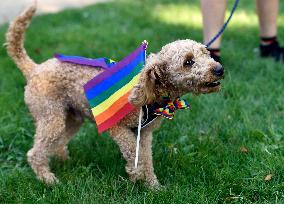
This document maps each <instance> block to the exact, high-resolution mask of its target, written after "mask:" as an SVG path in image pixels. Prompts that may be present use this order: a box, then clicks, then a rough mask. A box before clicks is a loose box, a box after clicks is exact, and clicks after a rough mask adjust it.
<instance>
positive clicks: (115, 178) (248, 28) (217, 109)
mask: <svg viewBox="0 0 284 204" xmlns="http://www.w3.org/2000/svg"><path fill="white" fill-rule="evenodd" d="M173 2H174V3H173ZM230 2H231V3H230V6H231V5H232V3H233V1H230ZM283 10H284V4H283V2H281V11H283ZM279 25H280V27H279V36H282V39H281V40H280V41H282V44H284V38H283V36H284V27H283V25H284V14H283V13H282V14H281V15H280V19H279ZM6 30H7V25H4V26H2V27H1V28H0V44H1V45H2V44H3V43H4V34H5V32H6ZM185 38H190V39H194V40H197V41H201V40H202V24H201V16H200V9H199V1H198V0H191V1H189V0H176V1H171V0H143V1H133V0H122V1H114V2H109V3H105V4H97V5H94V6H89V7H85V8H82V9H76V10H65V11H63V12H60V13H57V14H50V15H42V16H38V17H36V18H34V20H33V22H32V24H31V26H30V29H29V30H28V32H27V35H26V43H25V46H26V48H27V50H28V52H29V55H30V56H31V57H32V58H33V59H34V60H35V61H36V62H42V61H44V60H46V59H48V58H50V57H52V56H53V54H54V53H55V52H58V53H63V54H67V55H68V54H69V55H81V56H86V57H93V58H96V57H103V56H105V57H110V58H112V59H118V60H119V59H121V58H122V57H123V56H125V55H126V54H127V53H129V52H131V51H132V50H134V49H135V48H136V47H137V46H138V45H139V43H140V42H142V41H143V40H144V39H147V40H148V41H149V48H148V51H150V52H157V51H158V50H159V49H160V48H161V46H162V45H164V44H166V43H168V42H171V41H174V40H176V39H185ZM257 46H258V23H257V17H256V15H255V10H254V4H253V1H241V5H240V7H239V9H238V10H237V12H236V14H235V16H234V18H233V20H232V22H231V24H230V25H229V27H228V29H227V30H226V33H225V35H224V40H223V66H224V67H225V69H226V78H225V80H224V81H223V89H222V91H221V92H220V93H217V94H211V95H201V96H193V95H191V94H188V95H186V96H185V98H187V99H188V100H189V102H190V104H191V109H190V110H186V111H180V112H179V113H178V114H177V115H176V118H175V119H174V120H173V121H166V120H165V121H164V123H163V125H162V127H161V128H160V129H159V130H157V131H156V132H155V133H154V140H153V156H154V167H155V172H156V174H157V176H158V178H159V180H160V182H161V183H162V185H164V188H163V189H162V190H161V191H158V192H156V191H151V190H149V189H147V188H146V187H145V186H144V185H143V184H142V183H136V184H133V183H131V182H130V181H129V180H128V178H127V175H126V173H125V170H124V165H125V161H124V160H123V158H122V156H121V154H120V152H119V149H118V147H117V145H116V144H115V143H114V142H113V141H112V140H111V138H110V137H109V135H108V133H104V134H102V135H98V134H97V130H96V127H95V125H94V124H93V123H90V122H86V123H85V125H84V126H83V127H82V128H81V130H80V132H79V133H78V134H77V136H76V137H75V138H74V139H73V140H72V141H71V142H70V144H69V146H68V147H69V151H70V157H71V158H70V160H68V161H67V162H65V163H60V162H59V161H56V160H55V159H52V160H51V166H52V169H53V171H54V172H55V173H56V175H57V176H58V178H59V179H60V181H61V182H60V183H59V184H57V185H55V186H50V187H47V186H45V185H44V184H42V183H41V182H39V181H38V180H37V179H36V178H35V175H34V173H33V172H32V170H31V168H30V167H29V165H28V164H27V161H26V152H27V151H28V150H29V149H30V148H31V146H32V142H33V134H34V126H33V122H32V118H31V116H30V114H29V112H28V109H27V108H26V106H25V104H24V101H23V92H24V86H25V79H24V78H23V76H22V74H21V73H20V71H19V70H18V69H17V68H16V66H15V65H14V64H13V62H12V61H11V60H10V59H9V57H8V56H7V54H6V51H5V48H4V47H3V46H1V47H0V94H1V97H0V124H1V128H0V203H284V105H283V103H284V94H283V90H284V83H283V80H284V69H283V64H282V65H281V64H277V63H275V62H274V61H273V60H270V59H260V58H259V57H258V53H256V52H255V51H254V50H255V48H257ZM267 175H272V177H271V179H269V178H268V179H266V180H265V177H266V176H267Z"/></svg>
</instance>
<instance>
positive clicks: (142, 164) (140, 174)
mask: <svg viewBox="0 0 284 204" xmlns="http://www.w3.org/2000/svg"><path fill="white" fill-rule="evenodd" d="M110 134H111V136H112V138H113V139H114V140H115V141H116V143H117V144H118V145H119V147H120V151H121V152H122V155H123V157H124V159H125V160H126V161H127V164H126V172H127V173H128V175H129V177H130V180H131V181H133V182H135V181H137V180H143V181H145V182H146V183H147V184H148V185H149V186H150V187H154V188H157V187H158V186H159V182H158V180H157V177H156V175H155V174H154V168H153V164H152V150H151V146H152V144H151V143H152V132H151V131H149V130H148V131H147V129H145V131H144V130H143V131H142V132H141V141H140V153H139V162H138V168H135V166H134V160H135V150H136V135H135V134H134V133H133V131H131V129H129V128H127V127H123V126H116V127H114V128H112V129H111V130H110Z"/></svg>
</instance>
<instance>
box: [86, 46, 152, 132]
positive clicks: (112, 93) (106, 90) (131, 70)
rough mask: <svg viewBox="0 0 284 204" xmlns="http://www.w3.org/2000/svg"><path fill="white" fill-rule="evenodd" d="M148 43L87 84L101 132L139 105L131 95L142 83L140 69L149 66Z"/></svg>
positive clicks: (87, 94) (90, 100) (90, 101)
mask: <svg viewBox="0 0 284 204" xmlns="http://www.w3.org/2000/svg"><path fill="white" fill-rule="evenodd" d="M146 49H147V43H145V42H144V43H142V45H141V46H140V47H138V48H137V49H136V50H135V51H134V52H132V53H131V54H129V55H128V56H127V57H125V58H124V59H123V60H121V61H120V62H117V63H115V64H113V65H112V66H111V67H110V68H109V69H106V70H105V71H104V72H102V73H101V74H99V75H97V76H95V77H94V78H93V79H91V80H90V81H88V82H87V83H86V84H85V85H84V90H85V94H86V97H87V99H88V101H89V104H90V106H91V109H92V113H93V116H94V118H95V121H96V124H97V126H98V131H99V133H101V132H103V131H106V130H107V129H109V128H110V127H112V126H113V125H115V124H116V123H118V122H119V121H120V120H121V119H122V118H124V117H125V116H126V115H127V114H129V113H130V112H132V111H133V110H134V109H135V107H134V106H133V105H132V104H130V103H129V101H128V96H129V95H130V92H131V90H132V89H133V87H134V86H135V85H136V84H137V83H138V80H139V78H140V71H141V70H142V68H143V67H144V65H145V57H146Z"/></svg>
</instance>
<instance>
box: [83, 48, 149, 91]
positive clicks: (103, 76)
mask: <svg viewBox="0 0 284 204" xmlns="http://www.w3.org/2000/svg"><path fill="white" fill-rule="evenodd" d="M146 48H147V45H146V44H144V43H142V45H141V46H140V47H138V48H137V49H136V50H135V51H134V52H132V53H131V54H130V55H128V56H127V57H125V58H124V59H123V60H121V61H120V62H118V63H117V64H115V65H113V66H112V67H111V69H108V70H106V71H104V72H102V73H101V74H99V75H97V76H96V77H94V78H93V79H91V80H90V81H88V82H87V83H86V84H85V85H84V89H85V92H87V91H88V90H89V89H91V88H92V87H94V86H96V85H97V84H99V83H100V82H102V81H103V80H105V79H106V78H108V77H110V76H111V75H113V74H114V73H115V72H117V71H119V70H121V69H123V68H124V67H125V66H126V65H128V64H129V63H131V61H133V60H134V59H135V58H136V56H137V55H138V54H139V53H140V52H141V51H143V52H144V51H145V50H146Z"/></svg>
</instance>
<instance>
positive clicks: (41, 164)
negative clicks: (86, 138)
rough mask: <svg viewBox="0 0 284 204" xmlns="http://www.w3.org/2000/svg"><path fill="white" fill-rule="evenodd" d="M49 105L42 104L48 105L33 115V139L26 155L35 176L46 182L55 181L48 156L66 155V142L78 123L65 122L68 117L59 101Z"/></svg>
mask: <svg viewBox="0 0 284 204" xmlns="http://www.w3.org/2000/svg"><path fill="white" fill-rule="evenodd" d="M49 105H50V106H44V107H50V108H47V109H48V110H45V111H44V113H41V114H40V116H39V117H35V120H36V134H35V141H34V145H33V148H32V149H31V150H29V152H28V154H27V156H28V162H29V164H30V165H31V167H32V169H33V170H34V172H35V173H36V175H37V177H38V178H39V179H40V180H42V181H44V182H45V183H47V184H52V183H54V182H56V181H57V178H56V177H55V175H54V174H53V173H52V172H51V171H50V168H49V164H48V163H49V160H48V159H49V156H52V155H56V154H57V155H58V154H59V153H60V154H61V155H59V156H61V157H64V156H66V152H65V147H66V144H67V143H68V141H69V139H70V138H71V135H73V134H74V133H75V132H76V131H77V130H78V129H79V126H80V124H76V125H75V127H72V128H71V126H70V125H71V124H72V125H74V123H70V124H68V123H67V121H68V118H67V113H66V110H65V108H64V106H60V103H51V102H49ZM69 128H71V129H69ZM62 151H63V152H62Z"/></svg>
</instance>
